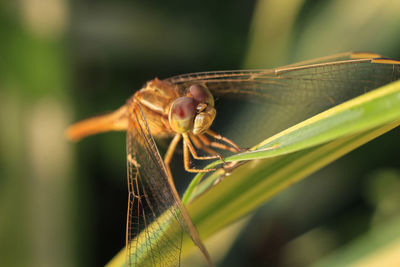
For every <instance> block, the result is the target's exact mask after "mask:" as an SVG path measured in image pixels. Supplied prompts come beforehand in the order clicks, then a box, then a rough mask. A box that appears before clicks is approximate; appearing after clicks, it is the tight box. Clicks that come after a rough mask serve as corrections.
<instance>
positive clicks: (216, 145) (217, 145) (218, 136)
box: [206, 130, 242, 152]
mask: <svg viewBox="0 0 400 267" xmlns="http://www.w3.org/2000/svg"><path fill="white" fill-rule="evenodd" d="M206 134H208V135H209V136H211V137H214V138H215V139H217V140H219V141H222V142H225V143H227V144H229V145H231V147H229V146H224V145H223V144H221V143H217V142H211V144H210V145H211V146H214V147H218V148H221V149H225V150H229V151H232V152H239V151H241V150H242V149H241V148H240V147H239V146H238V145H237V144H235V143H234V142H233V141H232V140H230V139H228V138H226V137H224V136H222V135H220V134H218V133H216V132H213V131H211V130H207V131H206ZM207 139H208V138H207ZM221 145H222V147H220V146H221ZM231 148H232V149H231Z"/></svg>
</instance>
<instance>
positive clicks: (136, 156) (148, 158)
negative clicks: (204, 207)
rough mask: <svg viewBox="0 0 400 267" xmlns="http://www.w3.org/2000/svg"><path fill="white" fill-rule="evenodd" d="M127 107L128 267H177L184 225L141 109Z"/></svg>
mask: <svg viewBox="0 0 400 267" xmlns="http://www.w3.org/2000/svg"><path fill="white" fill-rule="evenodd" d="M128 107H129V120H128V121H129V122H128V123H129V125H128V131H127V162H128V187H129V203H128V218H127V238H126V239H127V244H126V247H127V262H128V266H138V265H139V264H140V266H178V265H179V263H180V252H181V242H182V227H181V225H182V226H183V227H185V223H184V222H183V219H182V215H181V212H180V210H179V208H178V206H177V204H176V201H175V200H174V197H173V195H172V192H171V190H170V186H169V184H168V180H167V174H166V170H165V167H164V164H163V161H162V159H161V157H160V154H159V152H158V149H157V147H156V144H155V142H154V140H153V138H152V136H151V134H150V131H149V128H148V125H147V123H146V120H145V118H144V115H143V114H142V112H141V109H140V106H139V105H138V104H136V103H135V102H133V101H132V102H130V103H128Z"/></svg>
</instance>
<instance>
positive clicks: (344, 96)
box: [67, 53, 400, 266]
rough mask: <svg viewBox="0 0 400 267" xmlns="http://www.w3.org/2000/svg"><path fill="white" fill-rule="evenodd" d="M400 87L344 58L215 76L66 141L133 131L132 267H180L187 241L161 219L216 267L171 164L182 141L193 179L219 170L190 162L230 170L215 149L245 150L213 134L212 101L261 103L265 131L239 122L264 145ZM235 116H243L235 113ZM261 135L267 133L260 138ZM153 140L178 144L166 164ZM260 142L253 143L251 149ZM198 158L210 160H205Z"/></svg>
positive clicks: (80, 129)
mask: <svg viewBox="0 0 400 267" xmlns="http://www.w3.org/2000/svg"><path fill="white" fill-rule="evenodd" d="M398 79H400V62H399V61H396V60H391V59H385V58H382V57H381V56H380V55H378V54H373V53H344V54H340V55H334V56H330V57H324V58H319V59H314V60H309V61H305V62H301V63H297V64H292V65H289V66H286V67H282V68H277V69H270V70H238V71H216V72H203V73H194V74H185V75H180V76H175V77H172V78H169V79H166V80H158V79H157V78H156V79H154V80H152V81H149V82H148V83H147V84H146V85H145V86H144V87H143V88H142V89H141V90H139V91H137V92H136V93H135V94H134V95H133V96H132V97H131V98H130V99H129V100H128V101H127V102H126V104H125V105H123V106H122V107H121V108H119V109H118V110H116V111H114V112H112V113H110V114H106V115H102V116H98V117H94V118H90V119H87V120H84V121H81V122H78V123H76V124H74V125H72V126H71V127H70V128H69V129H68V130H67V136H68V138H69V139H71V140H79V139H81V138H83V137H85V136H88V135H92V134H96V133H100V132H106V131H121V130H122V131H125V130H126V131H127V164H128V188H129V200H128V201H129V202H128V203H129V205H128V219H127V238H126V240H127V241H126V242H127V243H126V246H127V250H126V251H127V253H126V255H127V264H128V265H129V266H131V265H140V266H160V265H162V266H165V265H167V266H176V265H179V264H180V254H181V240H182V239H179V238H176V237H177V236H181V235H170V236H168V233H169V232H168V231H166V230H165V227H164V225H165V223H164V221H163V222H161V221H159V220H160V219H159V218H160V217H162V218H164V219H165V218H168V220H171V221H175V222H177V223H179V225H180V228H181V229H183V230H184V231H185V232H186V233H188V234H189V236H190V237H191V238H192V240H193V241H194V243H195V244H196V245H197V246H198V247H199V248H200V250H201V252H202V253H203V255H204V257H205V259H206V260H207V262H208V264H209V265H212V262H211V259H210V256H209V254H208V252H207V250H206V248H205V246H204V245H203V243H202V241H201V239H200V236H199V234H198V233H197V230H196V228H195V226H194V225H193V223H192V221H191V219H190V217H189V215H188V213H187V211H186V209H185V207H184V206H183V204H182V202H181V200H180V197H179V195H178V193H177V191H176V189H175V186H174V182H173V180H172V175H171V172H170V169H169V163H170V161H171V158H172V155H173V152H174V150H175V148H176V146H177V144H178V143H179V141H180V140H181V139H182V138H183V152H184V166H185V169H186V170H187V171H190V172H208V171H211V170H214V169H196V168H191V166H190V155H191V156H192V157H193V158H195V159H200V160H202V159H213V158H219V159H220V160H222V162H223V159H222V157H221V156H220V155H219V154H218V153H216V152H215V151H214V150H213V148H218V149H223V150H229V151H232V152H237V151H239V150H240V149H239V147H238V146H237V145H236V144H235V143H233V142H232V141H231V140H229V139H227V138H225V137H223V136H221V135H219V134H217V133H215V132H213V131H211V130H210V129H209V128H210V126H211V124H212V122H213V121H214V118H215V116H216V110H215V108H214V98H213V94H214V95H218V96H222V97H223V96H228V97H229V96H236V97H239V98H241V99H243V100H244V99H247V98H252V99H253V100H254V99H255V100H256V101H258V105H253V104H252V105H249V106H247V107H248V109H250V110H253V109H254V108H257V109H259V107H263V108H264V109H263V110H264V111H263V112H262V113H263V114H262V115H263V116H264V117H263V118H262V123H260V121H261V120H260V117H257V116H254V115H255V113H254V112H252V113H251V115H250V116H249V117H245V118H243V119H242V120H240V116H236V117H235V120H234V121H235V123H236V125H240V127H237V129H238V130H239V131H240V130H242V131H247V132H249V129H251V133H253V134H255V135H256V134H258V133H261V134H262V135H263V136H262V137H264V138H265V137H266V136H270V135H271V134H275V133H278V132H279V131H281V130H284V129H286V128H287V127H289V126H292V125H295V124H296V123H298V122H300V121H302V120H304V119H307V118H309V117H311V116H313V115H316V114H317V113H319V112H321V111H324V110H326V109H328V108H330V107H332V106H334V105H337V104H340V103H342V102H344V101H346V100H349V99H351V98H352V97H355V96H357V95H359V94H362V93H365V92H367V91H370V90H373V89H375V88H378V87H380V86H382V85H385V84H387V83H389V82H392V81H395V80H398ZM211 93H212V94H211ZM235 109H236V110H234V111H237V108H236V106H235ZM235 115H241V114H238V113H236V114H235ZM251 123H252V124H251ZM245 124H247V125H245ZM256 127H258V128H260V130H258V131H256V130H255V128H256ZM153 136H155V137H173V139H172V141H171V144H170V146H169V148H168V150H167V152H166V154H165V156H164V160H163V159H161V157H160V155H159V152H158V149H157V147H156V145H155V142H154V140H153ZM210 137H211V138H210ZM255 140H256V138H254V137H252V141H255ZM261 140H263V139H261ZM199 150H201V151H203V152H205V153H207V154H208V155H207V156H199V155H198V154H197V151H199ZM143 240H144V241H143ZM142 241H143V242H142Z"/></svg>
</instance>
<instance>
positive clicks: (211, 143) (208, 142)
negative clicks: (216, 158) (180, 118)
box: [198, 134, 238, 152]
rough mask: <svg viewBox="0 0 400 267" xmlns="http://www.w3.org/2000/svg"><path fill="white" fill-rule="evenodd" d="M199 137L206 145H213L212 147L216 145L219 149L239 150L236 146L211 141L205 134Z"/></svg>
mask: <svg viewBox="0 0 400 267" xmlns="http://www.w3.org/2000/svg"><path fill="white" fill-rule="evenodd" d="M198 137H199V139H200V140H201V141H202V142H203V143H204V145H206V146H211V147H215V148H219V149H222V150H227V151H231V152H238V150H236V148H234V147H231V146H228V145H225V144H221V143H218V142H213V141H211V140H210V139H209V138H208V137H207V136H205V135H204V134H200V135H199V136H198Z"/></svg>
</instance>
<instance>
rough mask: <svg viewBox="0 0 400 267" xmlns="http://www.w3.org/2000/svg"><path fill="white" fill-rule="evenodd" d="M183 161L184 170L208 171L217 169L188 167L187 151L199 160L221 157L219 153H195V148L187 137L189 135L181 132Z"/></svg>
mask: <svg viewBox="0 0 400 267" xmlns="http://www.w3.org/2000/svg"><path fill="white" fill-rule="evenodd" d="M182 136H183V161H184V165H185V170H186V171H188V172H210V171H215V170H217V169H215V168H211V169H196V168H190V157H189V153H190V154H191V155H192V156H193V158H195V159H199V160H207V159H216V158H219V159H222V157H221V155H219V154H217V155H210V156H199V155H197V152H196V149H195V148H194V147H193V144H192V142H191V141H190V139H189V136H188V134H187V133H183V134H182Z"/></svg>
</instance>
